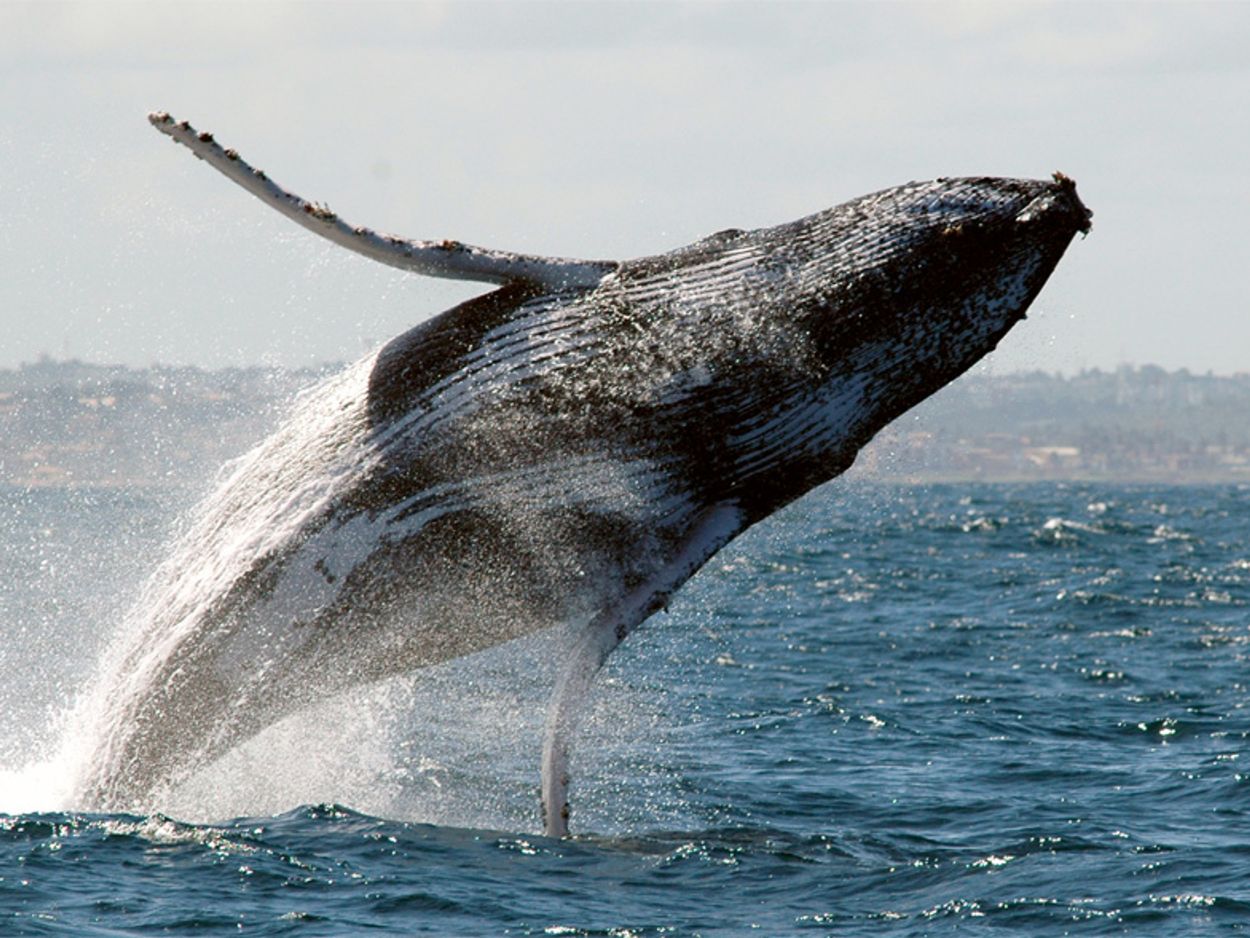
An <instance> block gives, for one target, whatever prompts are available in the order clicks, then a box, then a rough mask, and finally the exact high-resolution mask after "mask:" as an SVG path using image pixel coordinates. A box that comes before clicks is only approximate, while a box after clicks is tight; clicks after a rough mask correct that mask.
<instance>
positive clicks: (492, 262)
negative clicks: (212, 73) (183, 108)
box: [148, 111, 618, 290]
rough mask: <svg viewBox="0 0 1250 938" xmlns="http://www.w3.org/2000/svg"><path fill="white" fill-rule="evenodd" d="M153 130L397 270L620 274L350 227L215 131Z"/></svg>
mask: <svg viewBox="0 0 1250 938" xmlns="http://www.w3.org/2000/svg"><path fill="white" fill-rule="evenodd" d="M148 120H149V121H151V123H152V126H153V127H155V128H156V129H157V130H159V131H160V132H161V133H163V134H167V135H168V136H170V137H172V138H173V139H174V140H175V141H176V142H177V143H181V144H183V145H184V146H186V147H188V148H189V149H190V150H191V152H192V153H194V154H195V155H196V156H197V157H199V158H200V159H202V160H204V161H205V162H207V163H208V164H209V165H210V166H212V167H213V168H214V169H216V170H217V171H218V172H220V173H221V174H222V175H224V176H226V178H228V179H230V180H231V181H232V182H236V183H238V184H239V185H240V186H242V187H243V188H244V189H246V190H247V191H248V192H250V193H252V195H254V196H256V197H257V198H258V199H260V200H261V201H263V202H264V203H265V204H266V205H269V206H271V207H273V208H275V209H277V210H278V211H279V212H281V213H282V214H283V215H285V216H286V217H287V218H289V219H291V220H292V221H294V222H296V223H297V224H299V225H303V226H304V227H305V228H307V229H308V230H309V231H312V232H315V233H316V234H319V235H321V236H322V237H323V238H327V239H329V240H330V241H333V242H334V243H335V244H337V245H339V246H341V247H345V248H347V249H348V250H349V251H355V252H356V253H357V254H363V255H364V256H365V257H368V258H372V259H373V260H375V261H378V262H380V263H383V264H388V265H390V266H391V267H398V268H399V269H400V270H408V271H412V272H413V273H418V274H424V275H426V276H430V277H447V278H450V279H452V280H482V281H486V282H488V283H518V282H522V283H531V284H534V285H536V286H542V287H547V288H549V289H552V290H566V289H574V288H578V287H593V286H595V285H596V284H598V283H599V281H600V280H602V279H603V277H604V276H605V275H606V274H609V273H611V272H612V271H614V270H616V268H617V266H618V265H617V263H616V262H615V261H587V260H577V259H573V258H565V257H541V256H538V255H534V254H514V253H512V252H510V251H497V250H492V249H489V248H479V247H474V246H473V245H470V244H462V243H461V242H459V241H414V240H410V239H408V238H399V237H395V236H394V235H387V234H380V233H378V232H376V231H374V230H372V229H370V228H363V227H358V226H354V225H349V224H348V223H347V222H345V221H343V219H341V218H339V216H338V215H336V214H335V213H334V212H332V211H330V209H329V208H327V207H326V206H325V205H321V204H318V203H316V202H309V201H307V200H306V199H302V198H300V197H299V196H298V195H296V194H295V193H293V192H289V191H287V190H286V189H283V188H282V187H281V186H279V185H278V184H277V183H276V182H274V181H273V180H272V179H270V178H269V177H268V176H267V175H266V174H265V173H263V172H261V171H260V170H259V169H254V168H253V167H252V166H250V165H248V164H247V162H245V161H244V160H243V158H242V157H241V156H239V154H238V153H237V152H235V151H234V150H225V149H222V147H221V144H219V143H217V141H216V140H214V139H213V135H212V134H210V133H201V132H199V131H197V130H196V129H195V128H194V127H192V126H191V125H190V124H189V123H187V122H186V121H175V120H174V119H173V118H172V117H171V116H170V115H169V114H167V113H166V112H165V111H155V112H153V113H151V114H149V115H148Z"/></svg>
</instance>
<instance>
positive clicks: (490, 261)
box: [79, 113, 1091, 835]
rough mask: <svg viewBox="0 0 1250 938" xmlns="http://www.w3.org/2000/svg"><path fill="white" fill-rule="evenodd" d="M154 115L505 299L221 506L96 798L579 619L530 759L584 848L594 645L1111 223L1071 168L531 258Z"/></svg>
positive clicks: (876, 423)
mask: <svg viewBox="0 0 1250 938" xmlns="http://www.w3.org/2000/svg"><path fill="white" fill-rule="evenodd" d="M150 120H151V122H152V123H153V125H154V126H155V127H156V128H157V129H158V130H160V131H161V132H163V133H165V134H168V135H169V136H171V137H172V138H173V139H174V140H175V141H177V142H178V143H181V144H184V145H186V146H187V147H189V148H190V149H191V150H192V151H193V152H194V153H195V155H196V156H197V157H200V158H201V159H203V160H205V161H207V162H208V163H209V164H210V165H212V166H213V167H215V168H216V169H218V170H220V171H221V172H222V173H224V174H225V175H226V176H227V177H229V178H230V179H231V180H233V181H234V182H236V183H238V184H240V185H241V186H243V187H244V188H245V189H247V190H248V191H250V192H252V193H253V194H254V195H256V196H258V197H259V198H261V199H262V200H263V201H265V202H266V203H268V204H270V205H272V206H273V207H275V208H276V209H278V210H279V211H281V212H282V213H283V214H285V215H287V216H288V217H290V218H292V219H293V220H295V221H296V222H298V223H300V224H301V225H303V226H305V227H307V228H309V229H311V230H312V231H314V232H316V233H318V234H320V235H323V236H325V237H327V238H329V239H330V240H332V241H334V242H335V243H337V244H340V245H342V246H345V247H347V248H349V249H351V250H353V251H356V252H359V253H362V254H364V255H366V256H369V257H372V258H374V259H376V260H379V261H381V262H383V263H387V264H390V265H393V266H396V267H400V268H402V269H405V270H410V271H415V272H417V273H421V274H428V275H433V276H442V277H452V278H458V279H468V280H480V281H486V282H490V283H494V284H497V285H498V286H497V288H496V289H494V290H493V291H491V292H488V293H486V294H484V295H482V296H479V297H477V298H475V299H471V300H469V301H467V302H465V303H462V304H460V305H458V306H456V307H454V308H452V309H450V310H448V311H446V312H444V313H442V314H441V315H439V316H437V317H435V318H433V319H431V320H429V321H426V322H424V323H422V324H420V325H418V326H416V327H415V328H414V329H412V330H411V331H409V332H407V333H405V334H403V335H400V336H399V337H398V338H396V339H394V340H393V341H391V342H389V343H388V344H386V345H385V346H384V347H382V348H381V349H380V350H379V351H378V352H377V353H376V354H374V355H371V356H369V357H367V358H365V359H364V360H362V361H360V362H358V363H356V364H355V365H353V366H350V367H349V368H347V369H346V370H345V371H344V372H342V373H341V374H339V375H337V376H335V377H333V378H331V379H329V380H328V381H327V382H326V383H324V384H323V385H321V386H319V387H318V388H316V389H314V390H312V391H310V392H307V393H306V394H305V395H304V397H303V399H302V400H301V401H300V402H299V404H298V405H297V407H296V408H295V410H294V412H293V414H292V416H291V418H290V421H289V422H288V424H287V425H286V426H284V427H283V428H282V429H280V430H279V431H278V432H277V433H276V434H274V435H273V437H272V438H270V439H269V440H267V441H266V442H264V443H262V444H261V445H260V446H259V447H258V448H257V449H255V450H254V451H253V452H251V453H250V454H248V455H247V456H245V457H243V458H242V459H240V460H239V461H238V462H237V463H236V464H234V465H233V466H232V467H231V471H230V472H229V473H228V475H227V477H226V478H225V479H224V481H223V482H222V483H221V485H220V487H219V489H218V490H217V491H216V492H215V493H213V494H212V495H211V496H210V497H209V498H208V499H207V500H206V501H205V502H204V504H203V505H202V506H201V508H200V510H199V513H198V515H197V517H196V520H195V521H194V523H193V524H191V525H190V527H189V529H188V530H187V531H186V533H185V535H184V536H183V537H182V539H181V541H180V542H179V543H178V544H177V545H175V547H174V548H173V549H172V551H171V554H170V556H169V557H168V559H167V560H166V561H165V562H164V563H163V564H162V566H161V567H160V569H159V570H158V571H157V573H156V574H155V575H154V577H153V579H152V581H151V582H150V583H149V585H148V586H147V588H146V593H145V595H144V597H143V598H142V600H141V601H140V602H139V604H138V605H137V606H136V612H135V613H134V615H135V616H137V617H139V618H141V619H142V620H143V621H142V622H141V623H139V624H138V627H137V628H135V629H132V630H131V638H130V640H129V644H128V645H126V646H124V647H122V648H121V649H119V650H118V652H117V653H116V655H115V656H114V663H113V666H112V669H111V671H110V674H109V676H108V677H107V679H106V680H105V681H104V682H103V683H102V685H101V695H102V701H103V702H102V704H101V710H102V713H103V717H102V719H101V722H100V724H99V729H98V748H97V751H96V753H95V755H94V757H93V758H92V759H91V760H90V763H89V766H88V768H87V771H86V773H85V775H84V778H83V780H82V783H81V786H80V789H79V790H80V798H81V801H82V802H83V803H84V804H85V805H86V806H88V807H93V808H98V809H108V810H119V809H124V808H128V807H140V808H141V807H143V806H144V805H145V804H147V803H149V801H150V799H151V798H152V797H154V794H155V793H156V792H158V791H159V790H161V789H162V787H163V786H167V785H170V784H173V783H176V782H177V781H179V780H180V779H182V778H185V777H186V776H187V775H189V774H190V773H191V772H193V771H195V770H196V769H197V768H199V767H201V766H202V765H204V764H206V763H207V762H208V761H209V760H211V759H213V758H215V757H217V756H218V755H220V754H222V753H224V752H225V751H226V750H228V749H229V748H231V747H232V746H234V745H235V744H237V743H238V742H240V741H242V740H244V739H246V738H248V737H249V736H251V735H254V734H255V733H257V732H258V731H259V730H261V729H263V728H264V727H265V726H267V725H269V724H271V723H273V722H274V721H276V720H277V719H279V718H280V717H282V716H284V715H286V714H288V713H290V712H292V711H294V710H296V709H298V708H301V707H303V706H306V705H308V704H311V703H313V702H314V701H317V700H320V699H323V698H324V697H325V696H327V695H329V694H332V693H335V692H338V691H341V690H344V689H346V688H349V687H351V686H354V685H358V684H360V683H363V682H366V681H372V680H377V679H381V678H385V677H388V676H391V675H395V674H398V673H402V672H407V671H409V670H411V669H413V668H417V667H420V666H422V665H428V664H431V663H435V662H439V661H444V660H448V659H451V658H454V657H457V656H460V655H465V654H469V653H471V652H474V651H477V650H480V649H483V648H486V647H489V646H491V645H494V644H497V643H500V642H504V641H507V640H509V639H512V638H515V637H518V636H521V635H524V634H527V633H530V632H533V631H536V630H539V629H545V628H548V627H551V626H553V625H557V624H565V625H567V626H569V627H570V629H571V631H572V634H573V636H574V638H573V639H572V640H571V642H570V644H569V647H568V648H567V650H566V658H565V660H564V661H563V662H562V666H561V675H560V678H559V681H558V684H557V687H556V689H555V691H554V694H553V698H552V702H551V704H550V709H549V712H548V717H547V727H546V734H545V739H544V744H543V756H542V803H543V808H544V817H545V829H546V831H547V832H548V833H549V834H552V835H563V834H565V833H566V832H567V819H568V798H567V793H568V745H569V739H570V736H571V733H572V731H573V729H574V727H575V723H576V718H577V713H578V709H579V705H580V703H581V701H582V700H583V699H584V697H585V695H586V694H587V692H588V690H589V687H590V684H591V682H592V679H593V676H594V674H595V672H596V670H597V669H598V668H599V666H600V665H601V664H602V662H603V661H604V659H605V658H606V656H607V655H608V654H609V653H610V652H611V651H612V649H613V648H614V647H615V646H616V645H617V644H618V643H619V642H620V641H621V640H622V639H624V638H625V637H626V636H627V635H628V634H629V633H630V632H631V630H633V629H634V628H636V627H637V626H638V625H639V624H641V623H642V622H643V621H645V620H646V619H647V618H648V617H649V616H650V615H651V614H652V613H654V612H655V611H656V610H658V609H660V608H661V607H663V606H664V605H665V603H666V601H667V598H668V597H669V596H670V595H671V594H672V593H673V591H674V590H676V589H678V587H680V586H681V585H682V583H684V582H685V581H686V580H687V579H688V578H689V577H690V576H691V575H693V574H694V573H695V572H696V571H697V570H698V569H699V568H700V567H701V566H702V565H703V564H704V563H705V562H706V561H707V560H708V558H710V557H711V556H712V555H713V554H715V553H716V552H717V551H718V550H719V549H720V548H721V547H723V546H724V545H725V544H726V543H728V542H729V541H730V540H732V539H733V538H734V537H736V536H737V535H738V534H740V533H741V532H742V531H744V530H746V529H747V528H749V527H750V526H751V525H753V524H755V523H757V522H759V521H761V520H762V519H764V518H767V517H768V516H769V515H770V514H772V513H773V512H774V511H776V510H777V509H778V508H780V507H782V506H783V505H786V504H787V503H789V502H791V501H793V500H794V499H796V498H798V497H799V496H801V495H803V494H804V493H806V492H808V491H809V490H811V489H812V488H813V487H815V486H817V485H820V484H821V483H823V482H825V481H827V480H829V479H832V478H834V477H835V476H837V475H839V474H840V473H841V472H843V471H844V470H845V469H847V468H848V467H849V466H850V465H851V463H852V461H853V460H854V459H855V456H856V453H857V452H858V451H859V449H860V448H861V447H862V446H863V445H864V444H865V443H866V442H867V441H868V440H869V439H870V438H871V437H872V436H873V435H874V434H875V433H877V431H879V430H880V429H881V428H882V427H884V426H885V425H886V424H887V423H889V422H890V421H891V420H893V419H894V418H895V417H897V416H898V415H900V414H902V413H903V412H904V411H906V410H907V409H909V408H910V407H912V406H913V405H914V404H916V403H917V402H919V401H921V400H922V399H924V398H925V397H927V396H929V395H930V394H932V393H933V392H935V391H937V390H938V389H939V388H941V387H942V386H944V385H945V384H947V383H948V382H950V381H951V380H953V379H954V378H956V377H957V376H959V375H960V374H962V373H963V372H964V371H965V370H967V369H968V368H969V367H970V366H972V365H973V364H974V363H975V362H976V361H977V360H979V359H980V358H981V357H982V356H983V355H985V354H986V353H987V352H989V351H990V350H991V349H993V348H994V347H995V346H996V345H997V343H998V342H999V340H1000V339H1001V338H1002V337H1003V336H1004V335H1005V334H1006V332H1007V331H1008V330H1009V329H1010V328H1011V327H1012V325H1013V324H1014V323H1016V322H1017V321H1018V320H1020V319H1021V318H1023V317H1024V315H1025V311H1026V309H1027V307H1028V306H1029V304H1030V303H1031V302H1032V301H1033V299H1034V297H1035V296H1036V295H1037V293H1038V291H1039V290H1041V288H1042V286H1043V284H1044V283H1045V282H1046V280H1047V278H1048V276H1049V275H1050V273H1051V271H1052V270H1053V268H1054V267H1055V265H1056V263H1057V262H1058V261H1059V258H1060V257H1061V256H1062V254H1063V253H1064V251H1065V249H1066V248H1067V246H1068V244H1069V242H1070V241H1071V240H1072V238H1073V237H1074V235H1075V234H1076V233H1078V232H1087V231H1088V230H1089V226H1090V217H1091V214H1090V212H1089V211H1088V210H1087V209H1086V208H1085V206H1084V205H1083V204H1082V203H1081V201H1080V199H1079V198H1078V197H1077V194H1076V188H1075V185H1074V183H1073V182H1072V181H1071V180H1070V179H1068V178H1067V177H1065V176H1063V175H1062V174H1058V173H1056V174H1055V176H1054V177H1053V179H1050V180H1029V179H1004V178H986V177H978V178H943V179H937V180H934V181H928V182H912V183H908V184H906V185H901V186H898V187H896V188H892V189H887V190H884V191H882V192H877V193H874V194H871V195H867V196H863V197H861V198H857V199H853V200H851V201H849V202H846V203H844V204H842V205H839V206H837V207H835V208H832V209H828V210H826V211H822V212H818V213H816V214H814V215H810V216H808V217H806V218H802V219H799V220H798V221H794V222H790V223H788V224H783V225H779V226H777V227H773V228H765V229H759V230H754V231H742V230H737V229H731V230H727V231H721V232H719V233H717V234H714V235H712V236H710V237H708V238H705V239H703V240H701V241H698V242H696V243H694V244H691V245H688V246H686V247H682V248H679V249H677V250H673V251H670V252H668V253H665V254H659V255H655V256H650V257H642V258H638V259H635V260H628V261H619V262H618V261H588V260H577V259H566V258H548V257H538V256H533V255H522V254H512V253H507V252H503V251H495V250H486V249H482V248H477V247H472V246H469V245H465V244H462V243H460V242H457V241H413V240H408V239H404V238H397V237H392V236H387V235H383V234H379V233H377V232H374V231H372V230H370V229H367V228H361V227H354V226H351V225H349V224H347V223H346V222H345V221H343V220H342V219H341V218H339V217H338V215H337V214H335V213H333V212H331V211H330V210H329V209H328V208H326V207H324V206H322V205H319V204H316V203H311V202H307V201H305V200H304V199H302V198H300V197H298V196H296V195H294V194H292V193H290V192H288V191H286V190H285V189H283V188H281V187H280V186H278V185H277V184H276V183H275V182H273V180H271V179H270V178H269V177H268V176H267V175H266V174H265V173H263V172H261V171H260V170H257V169H253V168H252V167H251V166H249V165H248V164H247V163H246V162H245V161H244V160H242V159H241V158H240V157H239V155H238V153H236V152H235V151H234V150H228V149H223V148H222V147H221V146H220V145H219V144H218V143H217V142H216V141H215V140H214V139H213V137H212V136H211V135H210V134H207V133H199V132H197V131H196V130H195V129H194V128H192V127H191V126H190V125H189V124H188V123H186V122H177V121H175V120H174V119H173V118H172V117H170V116H169V115H168V114H165V113H156V114H153V115H151V116H150Z"/></svg>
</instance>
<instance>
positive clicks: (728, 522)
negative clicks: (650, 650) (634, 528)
mask: <svg viewBox="0 0 1250 938" xmlns="http://www.w3.org/2000/svg"><path fill="white" fill-rule="evenodd" d="M746 523H747V522H746V516H745V513H744V512H743V511H742V509H741V508H740V507H739V506H738V505H737V504H736V503H733V502H721V503H719V504H716V505H713V506H711V507H710V508H708V509H707V510H705V511H704V512H702V514H701V515H700V516H699V518H698V519H696V521H695V523H694V524H693V525H692V526H691V529H690V534H689V535H688V536H687V537H686V539H685V541H684V543H683V544H682V546H681V548H680V549H679V550H678V551H677V553H676V555H675V556H674V557H673V558H672V560H670V561H669V562H668V563H667V564H666V565H665V566H664V567H662V568H661V569H660V570H659V571H657V573H656V574H655V576H653V577H652V578H651V579H649V580H647V582H645V583H643V584H641V585H640V586H638V587H637V588H636V589H634V590H633V591H631V592H630V593H629V594H628V595H627V596H626V597H625V598H624V600H622V602H621V603H620V605H618V606H616V607H614V608H612V609H608V610H604V611H603V612H602V613H600V614H599V615H597V616H595V618H594V619H592V620H591V621H590V622H589V623H588V624H587V625H585V626H584V627H582V628H580V629H579V630H578V634H577V637H576V639H575V640H574V643H573V647H572V649H571V650H570V652H569V656H568V658H567V659H566V660H565V662H564V667H563V668H562V669H561V671H560V674H559V677H558V678H557V680H556V687H555V691H554V692H553V694H552V697H551V704H550V706H549V707H548V710H547V727H546V732H545V734H544V738H543V764H542V800H543V829H544V832H545V833H546V834H547V836H548V837H565V836H567V835H568V832H569V743H570V741H571V737H572V735H573V733H574V732H575V731H576V729H577V724H578V722H579V720H580V719H581V713H582V709H583V704H584V703H585V701H586V697H587V696H588V694H589V692H590V685H591V683H592V682H593V681H594V677H595V674H596V673H597V672H598V670H599V668H600V667H601V666H602V665H603V662H604V661H605V660H606V659H607V657H608V655H609V654H610V653H611V652H612V649H614V648H615V647H616V646H617V645H619V644H620V643H621V641H622V640H623V639H624V638H625V636H626V635H628V634H629V633H630V632H631V631H633V630H634V629H635V628H636V627H637V626H639V625H641V624H642V623H643V622H644V621H645V620H646V619H647V617H648V616H650V615H651V614H652V613H654V612H657V611H658V610H660V609H663V608H664V607H665V605H666V604H667V603H668V598H669V596H671V595H672V593H673V592H674V591H675V590H676V589H677V588H678V587H679V586H681V584H683V583H685V582H686V580H688V579H690V577H691V576H693V575H694V573H695V572H696V571H697V570H698V569H699V568H700V567H701V566H703V564H704V563H706V562H707V560H708V558H710V557H711V556H712V555H713V554H715V553H716V552H717V551H718V550H720V549H721V548H722V547H724V546H725V545H726V544H727V543H729V541H731V540H732V539H733V538H734V537H736V536H737V535H738V534H739V533H740V532H741V531H742V530H743V528H745V527H746Z"/></svg>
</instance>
